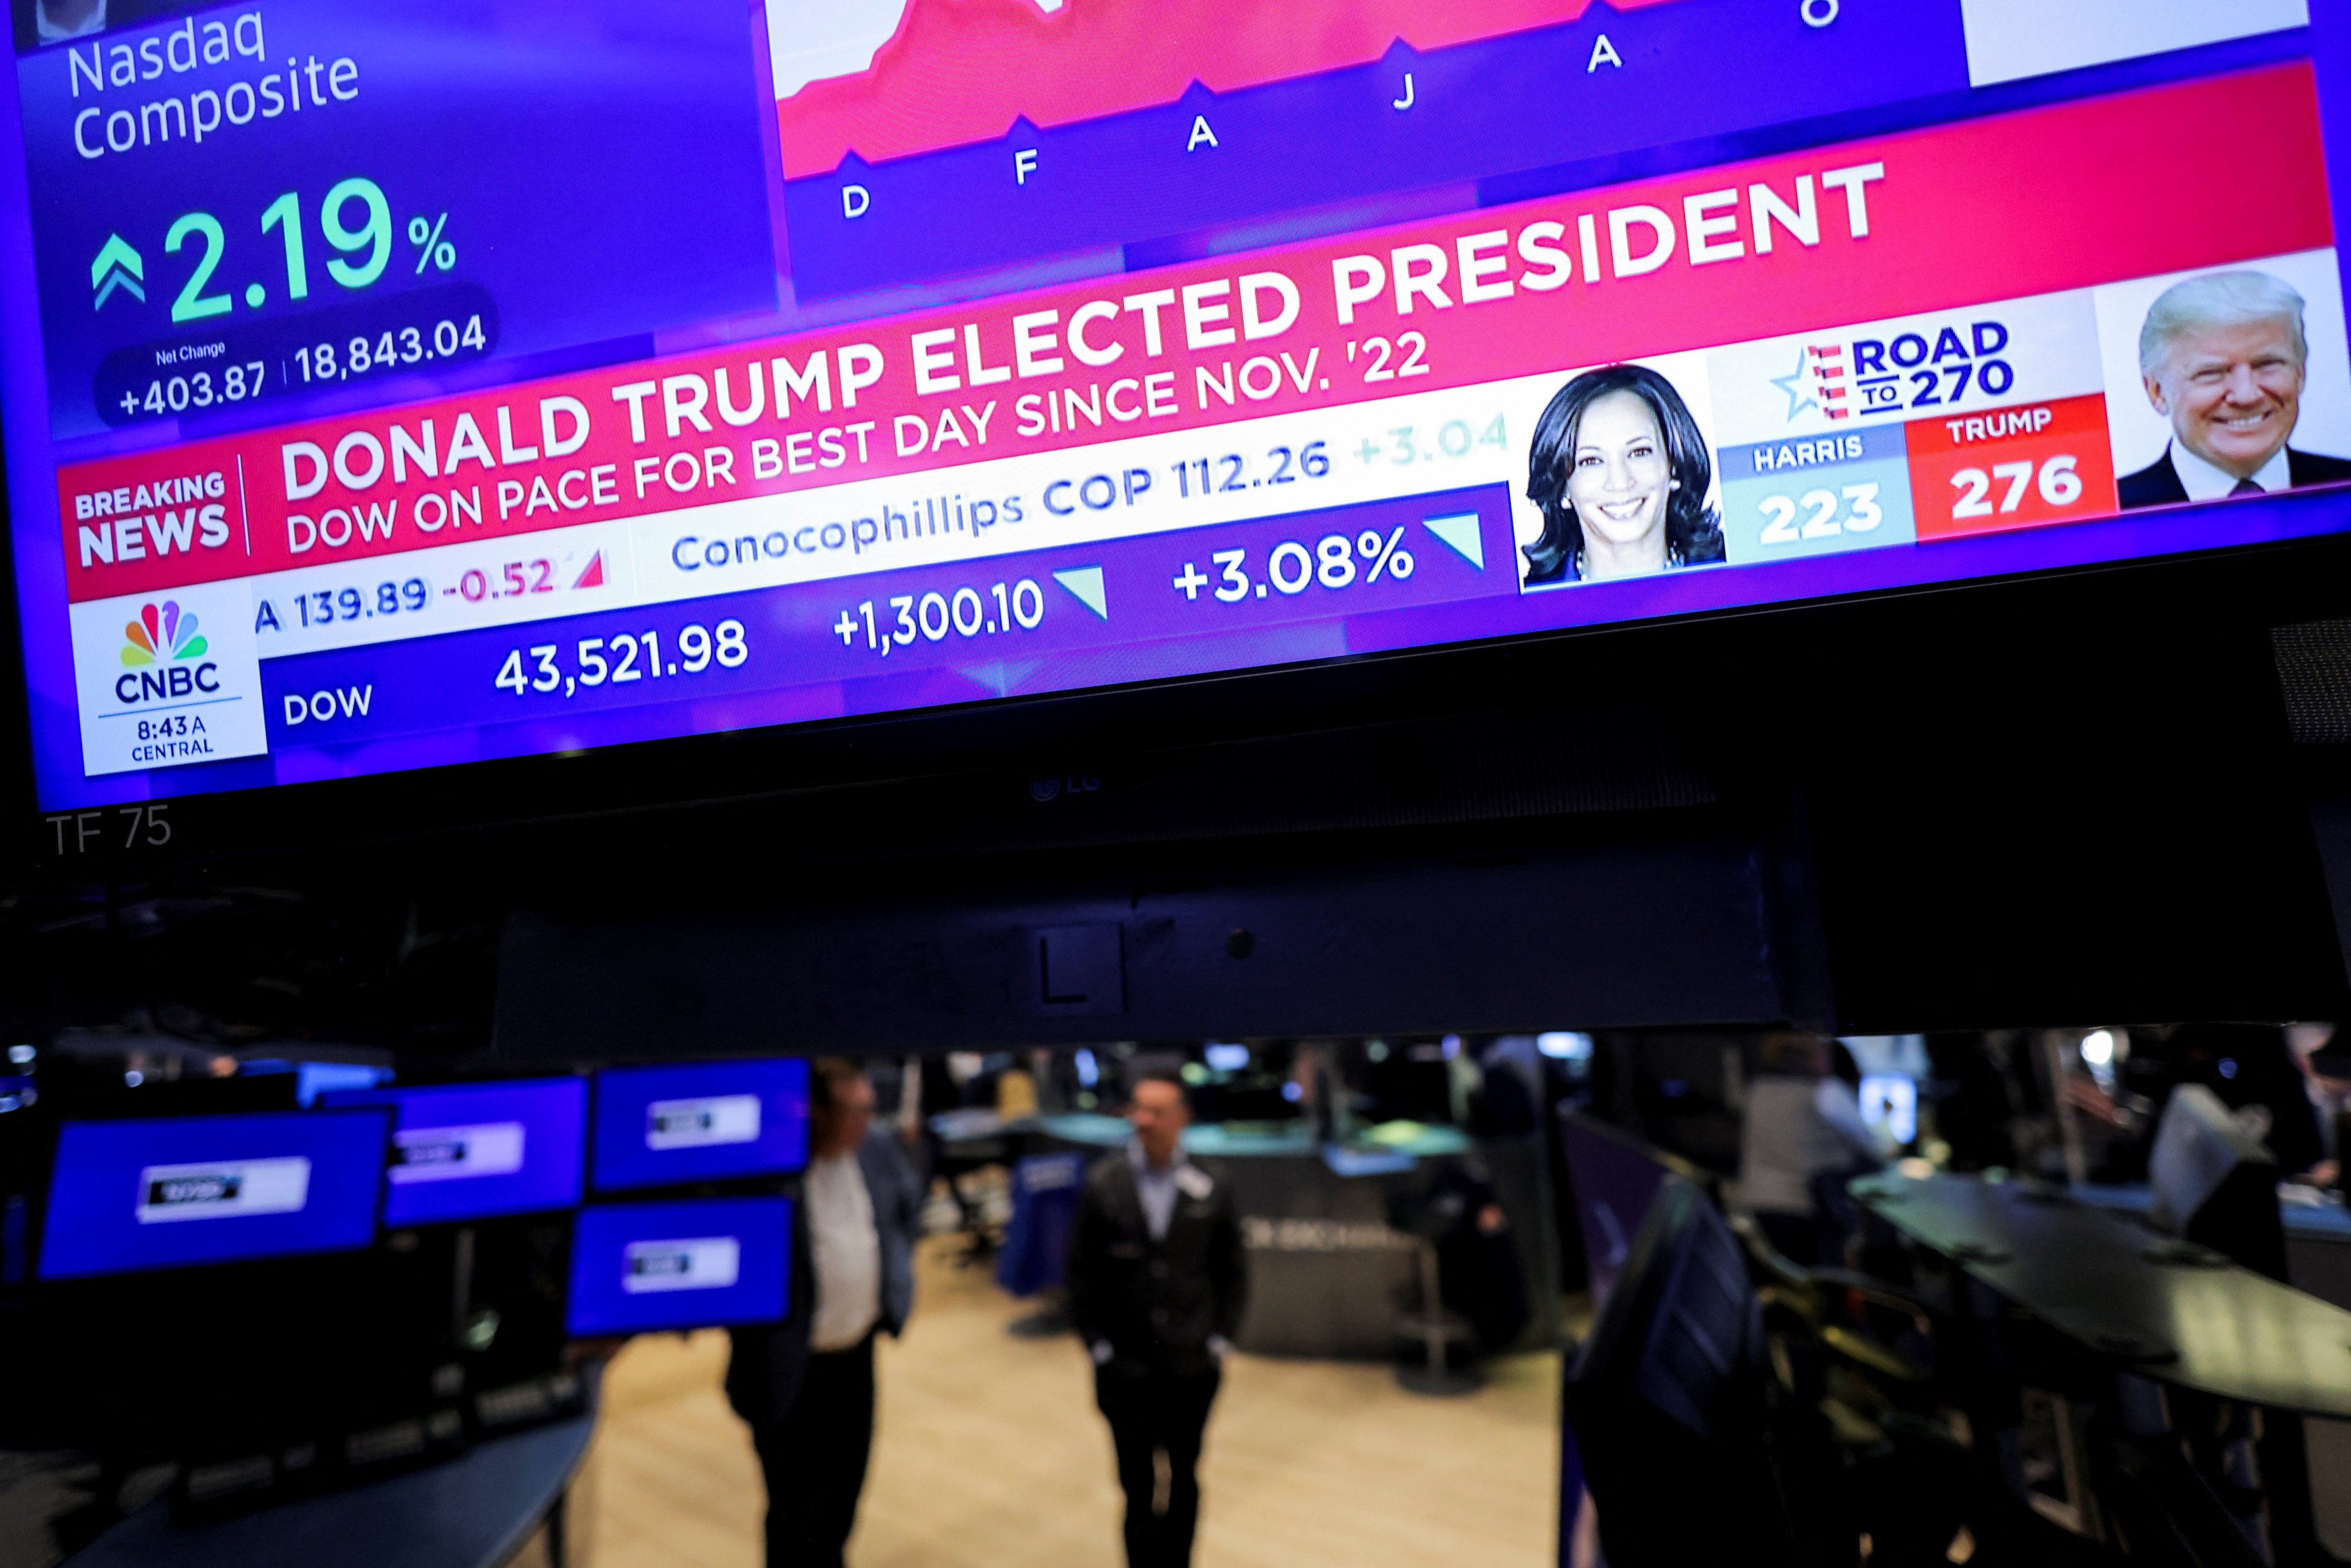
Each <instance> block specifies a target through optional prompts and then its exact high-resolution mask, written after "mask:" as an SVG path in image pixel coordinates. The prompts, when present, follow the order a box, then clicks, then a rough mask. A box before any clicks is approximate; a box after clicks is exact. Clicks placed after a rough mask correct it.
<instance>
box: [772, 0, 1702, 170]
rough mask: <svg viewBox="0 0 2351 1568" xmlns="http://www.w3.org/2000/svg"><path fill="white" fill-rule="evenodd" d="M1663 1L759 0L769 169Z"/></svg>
mask: <svg viewBox="0 0 2351 1568" xmlns="http://www.w3.org/2000/svg"><path fill="white" fill-rule="evenodd" d="M1669 3H1671V0H1614V5H1613V7H1612V6H1611V5H1609V4H1608V0H1483V3H1481V4H1479V5H1460V4H1458V0H1321V3H1319V4H1312V5H1300V4H1298V3H1296V0H769V4H768V54H769V57H770V59H771V61H772V63H773V68H774V71H775V82H776V95H777V99H778V103H777V113H778V120H779V121H780V124H781V131H782V141H783V159H784V175H785V177H786V178H787V179H798V178H799V177H801V176H803V175H809V174H822V173H828V172H831V171H832V170H834V169H836V168H838V167H839V166H840V164H841V160H842V159H843V158H845V157H847V156H849V155H850V154H851V153H852V152H854V153H855V154H856V155H857V156H859V157H860V158H862V159H863V160H864V161H865V162H868V163H875V162H882V161H883V160H885V159H891V158H904V157H908V156H911V155H913V154H914V153H918V152H932V151H935V150H937V149H939V148H943V147H957V146H962V145H965V144H967V143H969V142H974V141H987V140H989V139H991V138H994V137H998V136H1001V135H1003V134H1004V133H1005V131H1007V130H1008V129H1009V128H1010V127H1011V125H1012V123H1013V121H1014V120H1019V119H1023V118H1025V119H1026V120H1029V123H1030V124H1032V125H1036V126H1040V127H1051V126H1057V125H1068V124H1071V123H1073V122H1076V121H1079V120H1092V119H1095V118H1098V117H1100V116H1102V115H1108V114H1118V113H1123V112H1125V111H1127V110H1137V109H1148V108H1153V107H1155V106H1158V105H1162V104H1167V103H1173V102H1175V100H1176V99H1178V98H1180V97H1182V96H1183V94H1184V92H1185V90H1186V89H1187V88H1189V87H1190V86H1191V85H1192V84H1193V83H1194V82H1195V81H1197V82H1198V83H1200V84H1201V85H1202V86H1203V87H1206V88H1207V89H1210V90H1211V91H1215V92H1231V91H1234V90H1236V89H1241V88H1249V87H1257V86H1259V85H1262V84H1264V83H1267V82H1274V81H1284V80H1289V79H1291V78H1298V77H1304V76H1311V75H1315V74H1317V73H1319V72H1322V71H1331V70H1340V69H1344V68H1348V67H1352V66H1362V65H1367V64H1370V63H1371V62H1373V61H1375V60H1377V59H1379V58H1380V57H1382V56H1383V55H1384V54H1385V53H1386V52H1387V50H1388V48H1389V47H1390V46H1391V45H1392V44H1395V42H1397V41H1398V40H1402V41H1403V42H1404V43H1405V44H1407V45H1409V46H1410V47H1413V48H1416V49H1423V50H1426V49H1435V48H1441V47H1447V46H1449V45H1455V44H1464V43H1471V42H1475V41H1477V40H1479V39H1482V38H1492V37H1502V36H1504V35H1506V34H1510V33H1518V32H1524V31H1526V30H1527V29H1529V28H1533V27H1547V26H1556V25H1558V24H1561V23H1565V22H1574V21H1578V20H1581V19H1582V18H1583V16H1584V15H1585V13H1586V12H1587V11H1593V10H1597V11H1599V12H1601V13H1602V14H1604V15H1613V14H1622V13H1625V12H1629V11H1635V10H1640V9H1645V8H1646V7H1648V6H1651V5H1666V4H1669Z"/></svg>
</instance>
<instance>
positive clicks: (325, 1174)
mask: <svg viewBox="0 0 2351 1568" xmlns="http://www.w3.org/2000/svg"><path fill="white" fill-rule="evenodd" d="M391 1120H392V1118H391V1114H390V1113H388V1112H385V1111H383V1110H381V1109H361V1110H350V1111H287V1112H271V1113H265V1114H260V1115H243V1116H173V1117H156V1118H152V1119H141V1120H135V1121H123V1122H68V1123H66V1124H64V1125H63V1126H61V1127H60V1128H59V1129H58V1130H57V1164H56V1167H55V1169H54V1171H53V1173H52V1174H51V1176H50V1178H49V1197H48V1207H47V1213H46V1215H45V1217H44V1218H43V1222H42V1227H41V1231H42V1236H41V1256H40V1264H39V1270H38V1273H39V1277H40V1278H42V1279H44V1280H69V1279H77V1278H80V1277H83V1276H87V1275H93V1274H119V1273H129V1272H132V1271H135V1270H146V1269H178V1268H185V1267H188V1266H191V1265H193V1264H199V1263H228V1262H235V1261H239V1260H246V1259H255V1258H282V1257H288V1256H292V1255H295V1254H299V1253H307V1252H341V1251H350V1250H353V1249H358V1248H361V1247H365V1246H367V1245H368V1244H369V1243H371V1241H373V1240H374V1239H375V1228H376V1200H377V1196H378V1194H379V1192H380V1191H381V1186H382V1183H383V1164H384V1145H385V1139H386V1134H387V1133H388V1132H389V1131H390V1124H391Z"/></svg>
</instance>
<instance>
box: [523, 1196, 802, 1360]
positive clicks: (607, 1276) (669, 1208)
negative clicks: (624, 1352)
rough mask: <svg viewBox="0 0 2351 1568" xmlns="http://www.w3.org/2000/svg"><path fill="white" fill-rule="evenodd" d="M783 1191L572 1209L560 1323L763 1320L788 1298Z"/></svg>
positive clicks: (667, 1325) (601, 1329)
mask: <svg viewBox="0 0 2351 1568" xmlns="http://www.w3.org/2000/svg"><path fill="white" fill-rule="evenodd" d="M791 1231H792V1203H791V1199H789V1198H788V1197H705V1198H694V1199H690V1200H688V1201H685V1202H682V1203H628V1204H612V1205H610V1206H604V1207H588V1208H583V1209H581V1210H580V1218H579V1223H578V1227H577V1228H576V1229H575V1230H574V1231H573V1233H572V1239H571V1294H570V1306H569V1312H567V1313H566V1316H565V1324H566V1326H567V1327H568V1328H569V1331H570V1332H571V1333H575V1334H611V1333H647V1332H651V1331H653V1330H657V1329H696V1328H713V1327H716V1326H719V1325H721V1324H726V1323H763V1322H765V1323H771V1322H776V1321H777V1320H778V1319H780V1318H781V1317H782V1316H783V1315H784V1308H785V1305H786V1303H787V1302H788V1301H789V1300H790V1296H789V1286H790V1280H789V1275H790V1271H791Z"/></svg>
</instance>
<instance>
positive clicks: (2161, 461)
mask: <svg viewBox="0 0 2351 1568" xmlns="http://www.w3.org/2000/svg"><path fill="white" fill-rule="evenodd" d="M2285 478H2286V484H2287V485H2288V486H2291V487H2292V488H2294V489H2296V490H2299V489H2301V488H2302V487H2303V486H2305V485H2336V484H2341V483H2342V482H2343V481H2344V480H2346V479H2351V461H2346V460H2345V459H2343V458H2340V457H2325V456H2322V455H2319V454H2317V453H2315V452H2296V451H2295V450H2294V448H2293V447H2291V446H2289V447H2287V448H2286V449H2285ZM2116 489H2117V490H2118V491H2120V492H2121V495H2122V503H2123V510H2124V511H2126V512H2129V511H2136V510H2137V508H2139V507H2181V506H2185V505H2187V504H2188V487H2187V486H2184V485H2182V484H2181V483H2180V482H2179V470H2178V469H2177V468H2174V467H2173V466H2172V465H2171V448H2170V447H2169V446H2166V447H2165V448H2164V449H2163V455H2162V456H2160V457H2158V458H2157V459H2156V460H2155V461H2154V462H2152V463H2150V464H2148V465H2147V466H2146V467H2144V468H2142V469H2140V470H2139V471H2138V472H2137V473H2136V474H2126V475H2125V476H2123V479H2122V483H2121V484H2119V485H2117V486H2116Z"/></svg>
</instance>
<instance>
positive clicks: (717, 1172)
mask: <svg viewBox="0 0 2351 1568" xmlns="http://www.w3.org/2000/svg"><path fill="white" fill-rule="evenodd" d="M808 1109H809V1065H808V1062H807V1061H804V1060H802V1059H800V1058H799V1057H781V1058H778V1059H776V1060H774V1061H714V1062H705V1063H700V1064H696V1065H694V1066H687V1067H613V1068H606V1069H605V1070H604V1071H601V1072H599V1073H598V1074H597V1075H596V1114H595V1132H594V1135H593V1140H592V1141H593V1145H594V1153H595V1167H594V1179H595V1184H596V1188H597V1190H598V1191H600V1192H611V1191H614V1190H616V1189H619V1188H622V1187H643V1186H673V1185H675V1184H678V1183H682V1182H697V1181H716V1180H723V1179H726V1178H727V1177H730V1176H773V1175H778V1174H781V1173H783V1172H786V1171H796V1170H798V1169H799V1168H800V1166H803V1165H805V1164H807V1163H808Z"/></svg>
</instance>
